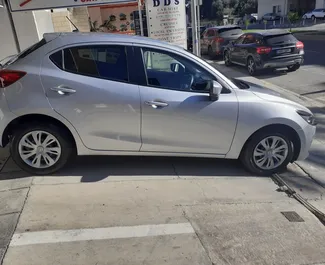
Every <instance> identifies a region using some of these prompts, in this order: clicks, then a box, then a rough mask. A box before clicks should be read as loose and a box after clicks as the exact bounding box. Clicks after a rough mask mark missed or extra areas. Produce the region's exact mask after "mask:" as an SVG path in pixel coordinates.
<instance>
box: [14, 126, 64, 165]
mask: <svg viewBox="0 0 325 265" xmlns="http://www.w3.org/2000/svg"><path fill="white" fill-rule="evenodd" d="M18 150H19V155H20V157H21V159H22V160H23V161H24V162H25V163H26V164H27V165H29V166H31V167H33V168H38V169H40V168H49V167H51V166H53V165H54V164H55V163H57V162H58V160H59V159H60V157H61V151H62V149H61V145H60V143H59V141H58V139H57V138H56V137H54V136H53V135H52V134H50V133H49V132H46V131H31V132H29V133H27V134H25V135H24V136H23V137H22V138H21V139H20V141H19V144H18Z"/></svg>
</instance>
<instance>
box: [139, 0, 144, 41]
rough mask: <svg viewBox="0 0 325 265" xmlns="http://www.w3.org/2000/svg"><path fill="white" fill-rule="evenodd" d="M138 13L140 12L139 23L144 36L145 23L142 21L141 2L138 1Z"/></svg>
mask: <svg viewBox="0 0 325 265" xmlns="http://www.w3.org/2000/svg"><path fill="white" fill-rule="evenodd" d="M138 11H139V22H140V32H141V36H143V35H144V34H143V21H142V10H141V0H138Z"/></svg>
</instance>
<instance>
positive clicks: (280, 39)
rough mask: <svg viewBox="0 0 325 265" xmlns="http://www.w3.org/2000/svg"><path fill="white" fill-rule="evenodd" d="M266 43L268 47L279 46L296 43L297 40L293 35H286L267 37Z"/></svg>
mask: <svg viewBox="0 0 325 265" xmlns="http://www.w3.org/2000/svg"><path fill="white" fill-rule="evenodd" d="M265 41H266V43H267V44H268V45H277V44H281V43H290V42H296V41H297V39H296V38H295V37H294V36H293V35H292V34H284V35H273V36H268V37H265Z"/></svg>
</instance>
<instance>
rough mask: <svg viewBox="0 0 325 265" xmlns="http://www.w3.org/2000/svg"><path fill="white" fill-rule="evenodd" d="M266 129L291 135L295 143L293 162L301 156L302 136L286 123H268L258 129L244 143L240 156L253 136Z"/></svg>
mask: <svg viewBox="0 0 325 265" xmlns="http://www.w3.org/2000/svg"><path fill="white" fill-rule="evenodd" d="M264 131H267V132H269V131H277V132H282V133H286V134H289V135H290V138H291V139H292V144H293V159H292V161H291V162H293V161H296V160H297V159H298V157H299V154H300V151H301V140H300V137H299V135H298V133H297V131H296V130H295V129H293V128H292V127H290V126H288V125H285V124H270V125H266V126H264V127H262V128H260V129H258V130H256V131H255V132H254V133H253V134H251V136H250V137H249V138H248V139H247V140H246V142H245V144H244V145H243V147H242V149H241V152H240V156H241V155H242V153H243V151H244V150H245V148H246V146H247V145H248V143H249V142H250V141H251V140H252V139H253V137H254V136H255V135H256V134H257V133H260V132H264Z"/></svg>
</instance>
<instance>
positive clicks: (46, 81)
mask: <svg viewBox="0 0 325 265" xmlns="http://www.w3.org/2000/svg"><path fill="white" fill-rule="evenodd" d="M3 67H4V68H3V69H2V70H0V78H1V80H2V82H1V86H2V96H1V97H0V107H1V115H2V118H1V120H0V145H1V146H2V147H5V146H6V145H7V144H9V143H10V151H11V156H12V158H13V160H14V161H15V162H16V163H17V164H18V165H19V166H20V167H21V168H22V169H24V170H26V171H29V172H31V173H32V174H41V175H46V174H51V173H53V172H56V171H57V170H59V169H61V168H62V167H63V166H64V165H65V164H67V163H68V162H69V161H70V159H71V158H72V157H74V156H75V155H76V154H78V155H134V156H195V157H212V158H227V159H238V158H239V159H240V160H241V161H242V163H243V164H244V165H245V167H246V168H247V169H248V170H250V171H251V172H254V173H256V174H271V173H274V172H277V171H279V170H282V169H284V168H285V167H286V166H287V164H288V163H290V162H292V161H295V160H297V159H305V158H306V157H307V156H308V149H309V148H310V146H311V142H312V139H313V136H314V134H315V120H314V116H313V114H312V113H311V112H310V110H308V109H307V108H305V107H304V106H301V105H299V104H297V103H294V102H292V101H289V100H286V99H284V98H282V97H278V96H274V95H269V94H267V89H265V88H259V87H257V86H254V85H251V84H248V83H244V82H242V81H237V80H231V79H229V78H227V77H226V76H224V75H222V74H221V73H220V72H218V71H217V70H216V69H215V68H214V67H213V66H211V65H210V64H208V63H207V62H206V61H204V60H203V59H201V58H199V57H197V56H195V55H193V54H192V53H190V52H188V51H186V50H184V49H183V48H182V47H179V46H175V45H171V44H168V43H165V42H160V41H157V40H153V39H149V38H144V37H135V36H125V35H120V34H117V35H114V34H107V33H104V34H103V33H101V34H98V33H90V34H84V33H61V34H60V33H52V34H45V35H44V39H43V40H41V41H40V42H39V43H37V44H35V45H34V46H32V47H31V48H29V49H27V50H26V51H24V52H22V53H20V54H19V55H18V56H16V59H15V60H12V61H11V62H10V64H5V65H4V66H3Z"/></svg>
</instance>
